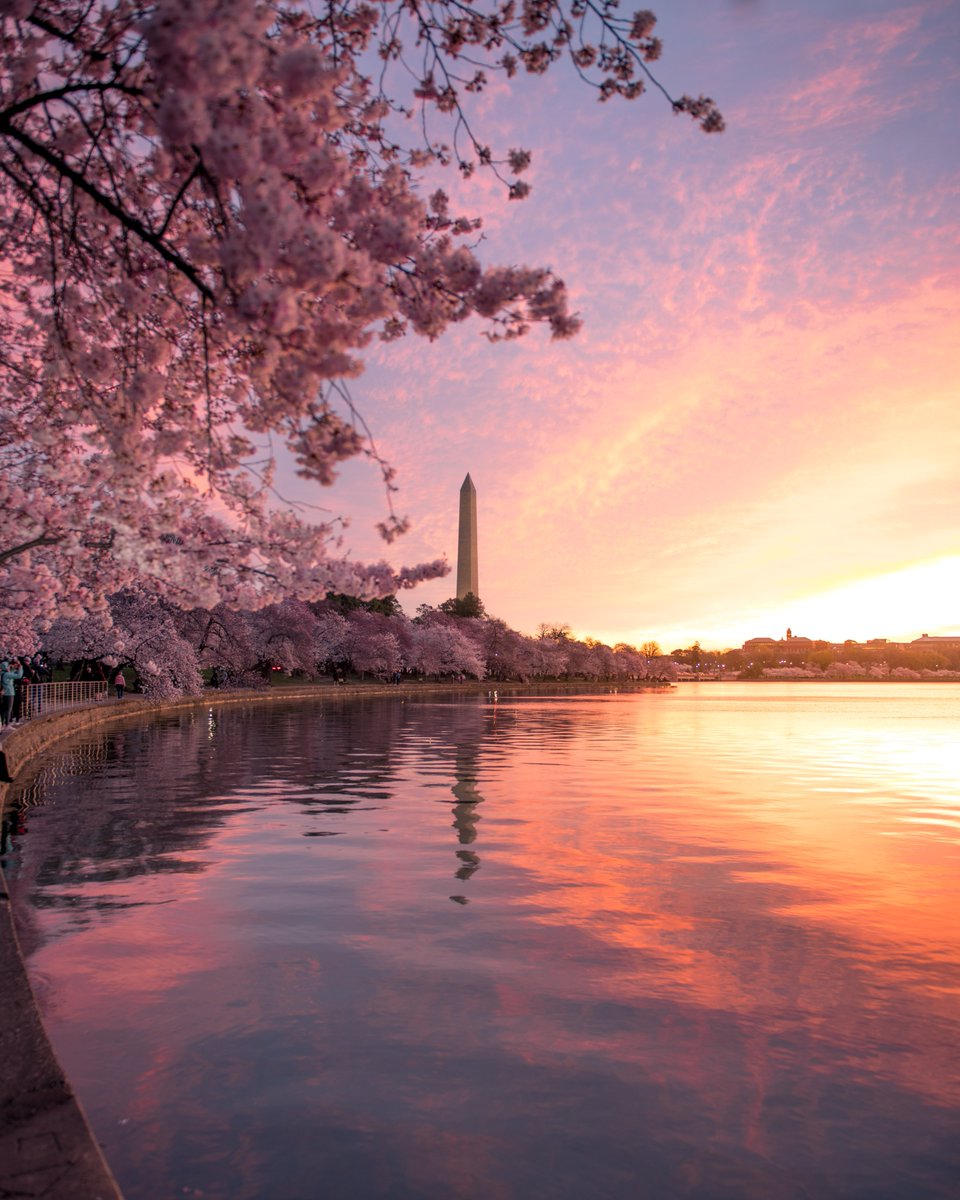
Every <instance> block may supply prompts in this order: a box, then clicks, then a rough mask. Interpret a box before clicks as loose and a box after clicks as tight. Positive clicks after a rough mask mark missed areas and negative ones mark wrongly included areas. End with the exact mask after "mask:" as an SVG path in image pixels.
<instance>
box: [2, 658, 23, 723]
mask: <svg viewBox="0 0 960 1200" xmlns="http://www.w3.org/2000/svg"><path fill="white" fill-rule="evenodd" d="M13 663H16V667H14V666H13ZM22 678H23V667H22V666H21V665H20V663H19V661H18V660H17V659H13V661H12V662H8V661H7V660H6V659H4V661H3V662H0V725H9V724H10V720H11V718H12V716H13V701H14V698H15V697H16V694H17V692H16V686H17V680H18V679H22Z"/></svg>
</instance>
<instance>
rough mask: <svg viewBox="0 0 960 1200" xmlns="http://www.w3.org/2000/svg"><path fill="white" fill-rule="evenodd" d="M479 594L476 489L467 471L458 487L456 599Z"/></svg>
mask: <svg viewBox="0 0 960 1200" xmlns="http://www.w3.org/2000/svg"><path fill="white" fill-rule="evenodd" d="M468 592H473V594H474V595H475V596H477V597H478V598H479V596H480V582H479V577H478V573H477V489H476V488H475V487H474V486H473V480H472V479H471V478H470V475H469V472H468V473H467V477H466V479H465V480H464V481H463V486H462V487H461V488H460V536H459V538H458V540H457V599H458V600H462V599H463V598H464V596H466V594H467V593H468Z"/></svg>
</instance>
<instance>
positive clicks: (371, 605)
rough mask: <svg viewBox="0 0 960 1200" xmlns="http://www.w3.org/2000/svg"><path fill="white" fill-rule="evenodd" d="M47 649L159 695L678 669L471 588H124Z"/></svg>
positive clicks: (619, 675)
mask: <svg viewBox="0 0 960 1200" xmlns="http://www.w3.org/2000/svg"><path fill="white" fill-rule="evenodd" d="M42 648H43V651H44V653H45V654H46V655H47V657H48V658H49V659H50V660H51V661H52V662H58V663H63V664H71V666H72V669H73V671H74V673H79V672H84V671H85V672H86V673H87V674H89V673H90V672H91V671H94V672H98V671H99V670H100V669H102V668H105V669H106V670H107V671H116V670H117V669H126V668H130V669H131V670H132V672H133V673H134V674H135V676H136V680H137V682H138V687H139V690H140V691H141V692H142V693H143V694H145V695H147V696H149V697H151V698H154V699H167V698H173V697H175V696H178V695H181V694H184V693H186V694H196V693H198V692H199V691H200V690H201V689H202V688H203V687H204V686H205V685H206V684H208V683H214V684H216V685H218V686H222V687H251V688H262V687H264V686H267V685H268V683H269V680H270V678H271V676H272V675H273V674H274V673H275V672H282V673H283V674H285V675H288V676H296V677H298V678H302V679H304V680H311V679H318V678H320V677H321V676H325V675H326V676H333V677H334V678H338V679H339V678H344V677H345V676H347V675H354V676H359V677H360V678H372V679H378V680H390V679H399V678H402V677H407V678H417V677H419V678H427V679H437V680H439V679H458V678H472V679H490V680H493V681H507V680H516V681H519V682H530V681H536V680H538V679H542V680H556V679H564V680H584V681H603V680H609V681H611V682H613V681H620V682H635V681H642V680H651V681H653V680H667V679H671V678H673V677H674V676H675V674H676V670H675V667H674V665H673V663H672V662H671V661H670V660H669V659H667V658H664V657H662V656H659V655H649V654H645V653H643V651H642V650H641V649H637V648H636V647H634V646H630V645H627V644H626V643H619V644H617V645H616V646H612V647H611V646H607V645H604V644H603V643H601V642H598V641H595V640H594V639H592V638H587V639H585V640H583V641H579V640H577V639H576V638H574V637H573V636H572V635H571V633H570V630H569V628H568V627H567V626H563V625H553V626H551V625H542V626H541V627H540V630H539V632H538V635H537V636H536V637H530V636H527V635H525V634H522V633H518V632H517V631H516V630H514V629H511V628H510V627H509V626H508V625H507V624H506V623H505V622H504V621H502V620H499V619H497V618H495V617H489V616H487V615H486V614H485V612H484V610H483V605H482V604H481V603H480V601H479V600H478V599H477V598H476V597H474V596H472V595H468V596H467V597H465V598H464V599H462V600H448V601H445V602H444V603H443V604H441V605H439V606H437V607H431V606H429V605H421V606H420V608H419V609H418V610H417V615H416V616H415V617H413V618H410V617H408V616H407V615H406V614H405V613H404V612H403V610H402V609H401V607H400V605H399V604H398V603H397V600H396V598H395V597H393V596H388V597H387V598H386V599H383V600H371V601H361V600H356V599H354V598H353V597H350V596H346V595H339V594H330V595H328V596H327V597H326V598H325V599H324V600H322V601H316V602H313V603H306V602H303V601H300V600H292V599H290V600H284V601H283V602H282V603H280V604H273V605H270V606H268V607H266V608H262V609H259V610H257V611H254V612H244V611H238V610H236V609H231V608H228V607H227V606H225V605H218V606H216V607H215V608H211V609H203V608H193V609H181V608H178V607H177V606H176V605H174V604H171V603H170V602H169V601H168V600H165V599H160V598H156V597H150V596H147V595H146V594H144V593H143V592H142V591H139V590H138V591H120V592H117V593H116V594H114V595H113V596H111V597H110V598H109V603H108V607H107V609H106V610H104V611H103V612H100V613H92V614H89V615H87V616H85V617H83V618H82V619H72V618H66V617H62V618H59V619H58V620H56V621H55V622H54V623H53V625H52V626H51V628H50V629H49V630H48V631H47V633H46V634H44V635H43V638H42ZM645 648H646V649H649V648H650V647H645Z"/></svg>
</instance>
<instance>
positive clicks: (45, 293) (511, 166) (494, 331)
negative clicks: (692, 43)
mask: <svg viewBox="0 0 960 1200" xmlns="http://www.w3.org/2000/svg"><path fill="white" fill-rule="evenodd" d="M654 25H655V18H654V16H653V14H652V13H650V12H647V11H646V10H642V11H640V12H636V13H634V14H632V15H630V16H627V15H621V14H620V12H619V10H618V7H617V0H520V2H519V3H517V2H516V0H479V2H477V3H471V2H469V0H456V2H454V0H302V2H298V0H0V629H2V631H3V635H4V638H5V640H6V643H7V645H6V649H7V650H8V651H20V652H24V651H29V650H30V649H31V648H32V647H33V646H34V645H35V644H36V632H37V629H38V628H43V626H44V624H46V625H49V624H50V623H51V622H52V621H54V620H55V619H56V618H58V617H63V616H68V617H74V618H79V617H81V616H82V615H83V614H89V613H97V612H105V611H106V607H107V597H108V596H109V595H110V594H112V593H114V592H116V591H118V590H120V589H122V588H133V589H139V590H140V591H141V592H143V593H144V594H145V595H146V596H147V597H153V598H158V599H164V600H167V601H170V602H172V603H174V604H176V605H178V606H179V607H180V608H181V609H189V608H191V607H193V606H197V605H199V606H202V607H204V608H205V609H207V610H213V609H216V608H217V606H218V605H226V606H228V607H231V608H235V609H244V610H248V611H253V610H255V609H258V608H262V607H265V606H269V605H271V604H276V603H278V602H281V601H283V600H285V599H287V598H296V599H299V600H305V601H317V600H320V599H322V598H323V597H324V596H325V595H326V594H327V593H328V592H330V591H336V592H349V593H351V594H354V595H363V596H377V595H379V596H383V595H387V594H390V593H395V592H396V591H397V590H398V589H400V588H405V587H409V586H412V585H413V584H415V583H416V582H417V581H418V580H420V579H424V578H429V577H434V576H436V575H438V574H441V573H443V571H444V570H445V565H444V564H443V563H440V562H432V563H423V564H419V565H415V566H412V567H409V568H405V569H402V570H394V569H392V568H390V567H389V566H387V565H386V564H385V563H382V562H381V563H374V564H358V563H355V562H351V561H348V559H347V558H346V557H345V556H344V553H343V550H342V544H341V542H340V540H339V525H338V524H337V522H336V521H322V522H319V523H317V522H316V521H315V520H313V519H312V518H310V516H309V514H308V513H307V512H306V511H298V510H296V509H294V508H292V507H291V506H290V505H286V504H283V503H279V502H278V498H277V495H276V491H275V485H276V462H275V450H276V449H277V448H282V450H283V452H284V453H285V454H288V455H289V456H291V458H292V461H293V462H294V463H295V465H296V469H297V470H298V471H299V473H300V474H301V475H302V476H304V477H305V478H307V479H308V480H310V481H313V482H315V483H316V484H317V485H318V486H325V485H327V484H329V483H330V482H331V481H332V479H333V478H334V476H335V474H336V470H337V467H338V465H339V464H341V463H342V462H343V461H344V460H345V459H348V458H350V457H352V456H355V455H358V454H361V455H362V454H367V455H371V456H373V457H374V458H377V455H376V451H375V448H374V446H373V444H372V442H371V440H370V438H369V436H368V433H367V431H366V428H365V426H364V424H363V421H362V419H361V418H360V417H359V416H358V414H357V412H356V410H355V408H354V405H353V402H352V399H351V397H350V393H349V391H348V390H347V383H346V381H348V380H350V379H352V378H354V377H356V376H357V375H358V374H359V373H360V372H361V370H362V367H363V361H364V354H365V351H366V350H367V348H368V347H369V346H370V344H371V342H372V341H373V340H374V339H381V340H383V341H386V342H389V341H391V340H392V339H395V338H398V337H401V336H403V335H405V334H407V333H408V332H409V333H415V334H419V335H421V336H425V337H428V338H434V337H436V336H438V335H439V334H441V333H442V332H443V331H444V329H445V328H447V327H448V326H449V325H450V324H451V323H454V322H460V321H463V320H465V319H466V318H468V317H470V316H475V317H477V318H478V320H479V321H480V322H481V324H482V328H483V330H484V332H485V333H486V334H487V336H489V337H490V338H491V339H492V340H495V341H496V340H500V339H503V338H515V337H519V336H520V335H522V334H523V333H525V332H526V331H527V330H528V329H529V328H530V327H531V326H533V325H536V324H540V325H543V326H545V327H546V328H547V329H548V330H549V332H550V334H551V335H552V336H553V337H555V338H566V337H569V336H571V335H572V334H573V333H574V332H575V331H576V329H577V327H578V324H579V322H578V319H577V317H576V315H575V314H573V313H571V312H570V311H569V307H568V301H567V293H566V290H565V288H564V285H563V283H562V281H561V280H560V279H558V278H557V277H556V276H555V275H554V274H553V273H552V272H551V271H549V270H547V269H544V268H540V267H528V266H518V265H512V266H507V267H502V266H496V265H490V264H489V263H487V262H486V261H484V258H483V257H482V255H481V247H480V239H481V234H480V232H479V226H480V223H479V221H478V220H476V219H474V218H473V217H471V216H469V215H463V214H460V213H458V212H455V211H454V210H453V206H452V203H451V200H450V198H449V197H448V195H447V194H446V193H445V192H444V191H443V190H442V189H440V188H438V187H436V182H437V178H436V177H437V175H438V172H439V170H440V169H442V168H447V169H449V170H450V171H452V172H459V174H460V175H462V176H469V175H470V174H471V173H473V172H474V171H477V170H480V171H487V172H490V173H491V174H492V176H493V177H495V178H496V179H497V180H498V181H499V182H500V184H501V185H502V187H503V189H504V193H505V195H506V197H508V198H509V199H513V200H519V199H522V198H523V197H524V196H525V195H526V194H527V192H528V191H529V185H528V183H527V181H526V178H525V177H524V178H521V176H524V174H525V172H527V169H528V167H529V165H530V155H529V153H527V152H526V151H525V150H522V149H507V148H503V149H502V150H496V149H494V148H491V147H490V146H488V145H487V144H486V143H485V142H484V141H483V140H482V138H481V135H480V132H479V130H478V129H477V127H476V126H475V124H474V120H473V112H472V109H471V106H472V105H475V103H476V99H477V95H478V93H480V92H482V91H483V90H484V88H485V87H486V85H487V83H488V80H490V79H491V78H493V77H494V76H498V77H500V78H501V79H503V80H509V79H512V78H514V77H515V76H516V75H517V73H518V72H521V73H522V72H526V73H527V74H529V75H533V76H537V75H541V74H542V73H543V72H545V71H547V70H548V69H553V68H555V67H556V66H557V65H558V64H563V67H562V69H565V70H567V71H568V72H569V73H570V77H571V79H573V80H575V79H576V78H579V79H580V80H581V81H582V82H583V83H584V84H585V85H586V87H587V88H588V90H589V89H591V88H592V89H593V90H594V92H595V94H596V95H597V96H599V98H600V99H601V100H608V99H611V98H616V97H622V98H626V99H632V98H633V97H635V96H638V95H639V94H640V93H642V92H643V91H644V89H645V87H646V86H648V85H650V84H653V85H655V87H657V88H659V89H660V91H661V92H663V88H662V87H661V85H660V84H659V83H658V82H657V81H656V80H655V79H654V77H653V76H652V75H651V74H650V65H649V64H650V63H652V62H653V61H654V60H655V59H657V58H658V57H659V55H660V49H661V46H660V41H659V39H658V38H657V37H655V36H654V32H653V31H654ZM664 95H666V92H664ZM667 99H668V101H669V103H670V105H671V106H672V108H673V110H674V111H675V112H684V113H687V114H689V115H690V116H691V117H692V118H693V119H694V120H695V121H697V122H698V123H699V125H700V126H701V127H702V128H703V129H704V130H706V131H708V132H709V131H714V130H717V129H720V128H721V127H722V120H721V118H720V116H719V113H718V112H717V111H716V108H715V107H714V105H713V103H712V101H710V100H709V99H706V98H704V97H699V98H694V97H690V96H681V97H679V98H677V99H673V98H672V97H669V96H667ZM425 172H427V173H429V177H430V183H429V187H426V188H425V189H424V190H425V191H427V192H429V193H430V194H429V195H424V194H421V190H420V189H421V188H424V178H425V175H424V173H425ZM377 461H378V462H379V461H380V460H379V458H377ZM381 466H382V468H383V473H384V481H385V484H386V487H387V489H388V496H389V491H390V489H392V488H393V486H394V484H393V482H392V475H391V472H390V469H389V468H388V467H387V466H386V465H385V464H381ZM386 508H387V512H386V514H385V515H386V519H385V520H384V522H383V523H382V526H381V532H382V533H383V535H384V537H385V538H387V539H388V540H389V539H390V538H392V537H393V536H394V535H395V534H396V533H398V532H400V531H402V529H403V528H404V524H405V523H404V520H402V519H400V518H399V517H397V516H396V515H394V514H393V512H392V507H391V506H390V504H389V503H388V504H387V506H386ZM157 611H160V610H159V609H158V610H157Z"/></svg>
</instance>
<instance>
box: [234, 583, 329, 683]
mask: <svg viewBox="0 0 960 1200" xmlns="http://www.w3.org/2000/svg"><path fill="white" fill-rule="evenodd" d="M247 624H248V627H249V629H250V634H251V642H252V645H253V648H254V655H255V659H256V662H257V665H258V666H259V667H260V668H261V670H263V671H264V672H265V673H269V671H271V670H272V669H273V668H274V667H280V668H281V670H283V671H284V672H286V674H288V675H292V674H293V673H294V672H295V671H299V672H302V673H303V674H305V675H308V676H310V677H313V676H315V675H316V673H317V647H316V641H317V618H316V617H315V616H314V614H313V612H312V611H311V609H310V607H309V606H308V605H307V604H305V603H304V602H303V601H302V600H294V599H292V598H288V599H286V600H284V601H283V602H282V603H281V604H271V605H269V606H268V607H266V608H262V609H260V610H258V611H257V612H253V613H250V614H248V616H247Z"/></svg>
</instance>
